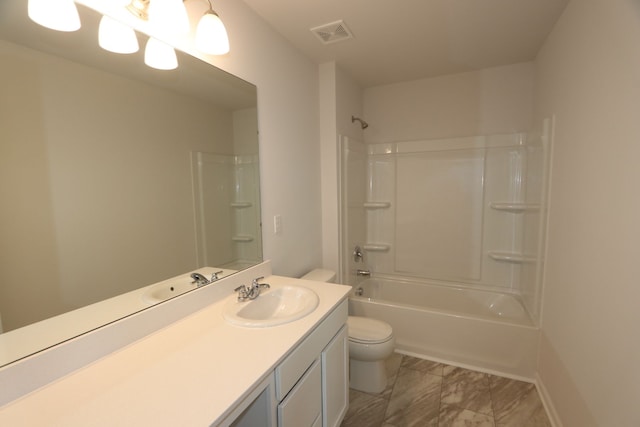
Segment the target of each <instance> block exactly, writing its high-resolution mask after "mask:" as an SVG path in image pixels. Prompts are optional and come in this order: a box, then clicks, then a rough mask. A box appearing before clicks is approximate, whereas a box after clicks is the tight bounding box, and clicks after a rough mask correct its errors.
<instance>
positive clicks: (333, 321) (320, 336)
mask: <svg viewBox="0 0 640 427" xmlns="http://www.w3.org/2000/svg"><path fill="white" fill-rule="evenodd" d="M347 314H348V303H347V300H344V301H342V303H340V305H338V306H337V307H336V308H335V309H334V310H333V311H332V312H331V313H330V314H329V315H328V316H327V317H326V318H325V319H324V320H323V321H322V322H321V323H320V325H318V326H317V327H316V328H315V329H314V330H313V331H312V332H311V333H310V334H309V336H307V338H305V339H304V341H302V343H301V344H300V345H299V346H298V347H296V348H295V349H294V350H293V351H292V352H291V353H290V354H289V355H288V356H287V357H286V359H284V360H283V361H282V363H281V364H280V365H278V367H277V368H276V398H277V400H278V401H281V400H282V399H284V397H285V396H286V395H287V393H289V390H291V388H292V387H293V386H294V385H295V384H296V383H297V382H298V379H299V378H300V377H301V376H302V374H303V373H304V372H305V371H306V370H307V368H309V366H310V365H311V364H312V363H313V361H314V360H315V359H316V358H317V357H318V355H319V354H320V353H321V352H322V350H323V349H324V347H325V346H326V345H327V343H328V342H329V341H330V340H331V339H332V338H333V337H334V335H335V334H336V333H337V332H338V331H339V330H340V328H341V327H342V326H343V325H344V324H345V323H346V322H347Z"/></svg>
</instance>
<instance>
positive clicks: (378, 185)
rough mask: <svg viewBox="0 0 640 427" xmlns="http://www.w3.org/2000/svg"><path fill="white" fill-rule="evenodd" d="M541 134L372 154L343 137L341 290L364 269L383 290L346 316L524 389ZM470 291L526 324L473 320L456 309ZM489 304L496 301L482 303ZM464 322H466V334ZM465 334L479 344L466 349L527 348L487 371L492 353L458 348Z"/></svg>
mask: <svg viewBox="0 0 640 427" xmlns="http://www.w3.org/2000/svg"><path fill="white" fill-rule="evenodd" d="M548 134H549V122H548V121H547V122H545V124H544V126H543V129H542V130H541V131H540V132H532V133H529V134H525V133H514V134H501V135H489V136H484V135H483V136H472V137H464V138H447V139H437V140H422V141H406V142H392V143H382V144H371V145H365V144H363V143H361V142H358V141H354V140H351V139H348V138H342V142H341V144H342V148H341V174H340V182H341V253H342V255H341V279H342V283H347V284H351V285H358V284H359V283H361V282H362V279H361V278H360V277H358V276H356V275H355V271H356V270H357V269H365V270H369V271H371V275H372V277H373V278H374V279H378V280H380V279H382V282H380V283H384V284H385V285H384V288H385V292H384V298H383V297H381V296H380V295H381V294H378V295H376V293H371V294H369V295H364V298H356V296H355V295H354V298H353V299H352V304H351V309H352V314H359V315H370V316H372V317H378V318H381V319H382V320H385V321H387V322H389V323H390V324H391V325H392V326H393V327H394V331H395V332H396V336H397V344H398V346H397V347H398V349H399V350H401V351H405V352H410V353H413V354H421V355H423V356H427V357H431V358H434V359H438V360H442V361H447V362H453V363H459V364H464V365H469V366H474V367H476V368H480V369H485V370H490V371H493V372H500V373H504V374H508V375H512V376H516V377H520V378H532V377H533V372H534V369H533V365H534V363H535V353H536V350H535V349H536V345H537V342H536V341H537V326H538V323H539V313H540V300H541V295H540V292H541V290H540V288H541V277H542V269H543V259H544V256H543V255H544V251H543V248H544V244H543V240H544V239H543V237H544V232H543V230H544V228H545V225H544V219H545V212H546V209H545V203H544V200H545V187H546V179H545V176H546V175H547V173H546V168H547V166H546V165H547V163H548V162H547V161H546V159H547V155H548V152H549V150H548V145H549V142H548ZM356 245H359V246H360V247H361V248H362V249H363V252H364V262H357V261H356V259H355V258H354V257H353V256H352V253H353V248H354V247H355V246H356ZM412 286H413V287H414V288H413V290H411V287H412ZM434 286H435V288H434ZM355 287H356V288H357V287H358V286H355ZM428 287H431V289H433V290H431V291H430V290H427V289H426V288H428ZM365 288H366V286H365ZM436 288H445V289H449V290H450V291H451V292H449V293H448V294H447V295H448V296H447V297H446V299H447V301H446V307H445V308H443V302H444V301H442V300H441V299H442V298H441V296H442V295H445V294H444V293H442V292H439V291H437V292H436V291H435V289H436ZM465 291H466V292H465ZM478 292H480V293H483V294H486V293H490V294H494V295H496V297H499V296H500V295H502V296H504V297H505V298H507V297H508V299H509V300H511V301H513V302H514V303H515V304H516V305H517V306H518V307H520V309H521V311H522V314H523V316H522V317H521V318H519V319H518V321H514V319H512V318H509V317H508V316H500V315H497V316H495V317H494V318H493V319H487V318H486V317H485V318H482V316H479V315H478V314H477V313H478V311H476V310H469V309H466V308H465V303H464V300H465V299H466V300H467V301H468V300H469V298H471V299H472V298H473V295H477V294H478ZM421 294H423V295H430V296H429V297H428V298H423V299H422V301H418V300H419V298H414V302H415V303H414V304H408V303H407V298H409V300H411V295H414V296H417V295H421ZM394 295H395V296H396V297H394ZM401 295H402V296H403V297H404V298H405V301H404V302H403V301H402V300H401V299H402V297H401ZM456 298H458V302H456ZM498 299H500V298H498ZM492 300H493V301H495V300H497V299H495V298H494V299H492V298H485V299H484V301H492ZM503 300H504V298H503ZM366 304H370V306H368V307H367V306H366ZM452 304H453V305H452ZM456 304H457V305H458V307H456ZM486 304H487V305H490V304H491V303H490V302H487V303H486ZM452 307H453V308H452ZM466 307H469V305H468V304H467V305H466ZM486 309H487V310H488V311H489V312H490V311H491V310H492V309H493V311H496V310H495V307H493V308H492V307H490V306H488V307H486ZM416 310H423V311H424V310H426V311H428V312H429V315H424V313H423V314H422V315H419V314H416ZM462 317H464V318H465V319H467V320H466V322H471V323H465V324H466V326H464V325H463V323H462V322H461V320H460V319H461V318H462ZM409 319H411V321H409ZM408 325H410V326H411V327H408ZM454 325H455V327H453V326H454ZM460 325H463V326H462V329H460ZM472 325H475V326H473V328H475V329H473V330H476V329H477V330H478V334H479V335H480V336H475V338H474V339H475V340H477V341H478V342H480V341H483V340H484V341H486V342H495V343H496V345H497V346H499V347H500V348H503V349H509V348H516V346H517V347H518V348H519V349H523V348H524V349H526V353H527V354H526V355H525V354H524V353H523V354H522V357H521V358H520V359H522V360H521V362H522V363H519V362H518V363H515V364H516V365H518V367H517V368H514V361H513V360H505V361H498V360H491V359H493V356H491V355H490V353H491V352H489V353H487V352H485V351H484V350H483V348H482V346H480V345H478V346H476V347H474V346H473V345H469V343H465V344H464V345H462V346H456V345H455V342H456V337H455V335H458V336H459V338H460V339H463V338H462V335H460V334H461V332H462V331H464V330H471V329H468V328H471V327H472ZM505 325H508V326H505ZM476 326H477V328H476ZM480 326H482V327H480ZM435 328H438V329H439V330H440V331H441V332H439V334H440V335H442V336H446V335H447V332H442V331H446V330H447V328H450V331H449V332H448V333H449V334H452V335H453V336H451V337H449V339H446V340H444V341H446V342H447V344H443V342H444V341H441V342H435V341H434V333H433V330H434V329H435ZM456 328H457V329H456ZM505 328H507V329H508V330H509V331H510V332H509V333H508V334H505V332H504V330H505ZM420 331H423V332H420ZM464 336H468V334H464ZM421 337H422V338H423V339H422V340H421ZM508 337H512V338H508ZM505 338H506V341H505V342H502V341H504V339H505ZM523 339H524V341H523ZM496 340H500V342H499V344H498V342H497V341H496ZM474 353H475V354H474ZM493 353H494V354H495V352H493ZM529 353H531V355H529Z"/></svg>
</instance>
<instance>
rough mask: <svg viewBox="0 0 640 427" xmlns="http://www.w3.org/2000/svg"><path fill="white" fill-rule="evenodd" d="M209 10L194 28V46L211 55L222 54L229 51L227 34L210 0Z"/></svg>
mask: <svg viewBox="0 0 640 427" xmlns="http://www.w3.org/2000/svg"><path fill="white" fill-rule="evenodd" d="M207 1H208V2H209V10H207V11H206V12H205V14H204V15H203V16H202V18H200V21H199V22H198V27H197V28H196V48H197V49H198V50H200V51H202V52H204V53H208V54H211V55H224V54H225V53H228V52H229V36H228V35H227V29H226V28H225V27H224V24H223V23H222V20H221V19H220V17H219V16H218V14H217V13H216V12H215V11H214V10H213V6H212V5H211V1H210V0H207Z"/></svg>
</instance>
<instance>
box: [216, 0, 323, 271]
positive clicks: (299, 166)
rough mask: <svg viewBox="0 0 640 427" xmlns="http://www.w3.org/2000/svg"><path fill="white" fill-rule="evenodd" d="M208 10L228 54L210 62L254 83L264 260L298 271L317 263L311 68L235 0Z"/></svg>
mask: <svg viewBox="0 0 640 427" xmlns="http://www.w3.org/2000/svg"><path fill="white" fill-rule="evenodd" d="M215 9H216V12H218V14H219V15H220V17H221V18H222V19H223V21H224V23H225V26H226V27H227V31H228V33H229V42H230V44H231V52H230V53H229V54H228V55H226V56H222V57H216V58H211V62H212V63H214V64H215V65H217V66H219V67H220V68H222V69H224V70H226V71H229V72H231V73H233V74H235V75H237V76H239V77H241V78H244V79H245V80H247V81H249V82H251V83H254V84H255V85H257V87H258V122H259V129H260V167H261V170H260V174H261V175H260V178H261V190H262V195H261V198H262V223H263V236H264V240H263V244H264V257H265V259H270V260H271V261H272V266H273V272H274V274H280V275H290V276H298V275H301V274H303V273H304V272H306V271H307V270H308V269H310V268H312V267H317V266H318V265H320V264H321V263H322V238H321V233H322V230H321V207H320V150H319V127H318V115H319V100H318V67H317V65H316V64H315V63H313V62H311V61H310V60H309V59H307V58H306V57H304V56H303V55H302V54H300V53H299V52H298V51H296V50H295V49H294V48H293V47H292V46H291V45H290V44H289V43H288V42H286V41H285V40H284V39H283V38H282V37H281V36H280V35H279V34H277V33H276V32H275V31H274V30H273V29H271V28H270V27H269V26H267V24H266V23H265V22H264V21H263V20H262V19H261V18H259V17H258V16H257V15H256V14H255V13H254V12H253V11H252V10H251V9H249V7H248V6H246V5H245V4H244V3H243V2H240V1H235V0H216V2H215ZM276 214H279V215H281V216H282V234H280V235H275V234H274V233H273V216H274V215H276Z"/></svg>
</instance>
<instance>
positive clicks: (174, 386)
mask: <svg viewBox="0 0 640 427" xmlns="http://www.w3.org/2000/svg"><path fill="white" fill-rule="evenodd" d="M264 281H265V282H267V283H270V284H271V285H272V286H274V287H278V286H279V285H286V284H296V285H301V286H305V287H308V288H310V289H312V290H314V291H315V292H316V293H317V294H318V296H319V300H320V301H319V305H318V307H317V309H316V310H315V311H313V312H312V313H311V314H309V315H307V316H306V317H304V318H302V319H299V320H297V321H294V322H291V323H287V324H283V325H279V326H274V327H270V328H245V327H239V326H233V325H231V324H229V323H227V322H226V321H225V320H224V319H223V317H222V311H223V307H224V305H225V304H226V302H227V301H228V300H229V298H234V296H233V295H231V292H232V291H231V290H232V287H233V286H234V284H233V283H229V284H220V285H216V286H220V289H221V290H224V294H223V295H224V297H219V298H217V299H216V300H215V302H213V303H212V304H210V305H208V306H207V307H205V308H204V309H201V310H199V311H197V312H195V313H193V314H191V315H189V316H187V317H185V318H183V319H181V320H179V321H177V322H175V323H172V324H170V325H169V326H167V327H165V328H163V329H160V330H159V331H157V332H155V333H153V334H151V335H148V336H146V337H145V338H143V339H141V340H138V341H136V342H135V343H133V344H131V345H129V346H127V347H124V348H122V349H120V350H118V351H116V352H114V353H112V354H109V355H108V356H106V357H103V358H102V359H100V360H98V361H96V362H94V363H92V364H90V365H88V366H85V367H83V368H81V369H79V370H77V371H75V372H73V373H71V374H69V375H67V376H65V377H63V378H60V379H58V380H57V381H55V382H53V383H51V384H48V385H47V386H45V387H42V388H40V389H38V390H36V391H34V392H32V393H30V394H28V395H26V396H23V397H22V398H20V399H18V400H15V401H13V402H10V403H9V404H7V405H5V406H3V407H0V425H7V426H8V425H11V426H40V425H47V426H83V427H84V426H88V425H91V426H114V425H118V426H128V425H135V426H142V425H154V426H164V425H166V426H176V425H194V426H200V425H201V426H205V425H210V424H212V423H215V422H217V421H220V420H222V419H224V417H226V416H227V415H228V414H229V413H230V412H231V411H232V410H233V409H234V407H235V406H236V405H238V404H239V403H240V402H241V401H242V400H243V399H244V398H246V397H247V395H248V394H249V393H250V392H251V391H252V390H253V389H254V388H255V387H256V386H257V385H259V384H260V382H262V381H263V380H264V379H265V378H267V377H268V375H270V374H271V372H272V371H273V369H274V368H275V367H276V366H277V365H278V363H279V362H280V361H282V360H283V358H284V357H285V356H286V355H287V353H289V352H290V351H291V350H292V349H293V348H294V347H295V346H296V345H297V344H298V343H300V342H301V341H302V340H303V338H304V337H305V336H307V335H308V334H309V333H310V332H311V331H312V330H313V328H314V327H315V326H317V325H318V324H319V323H320V322H321V321H322V320H323V318H324V317H325V316H326V315H327V314H328V313H329V312H330V311H331V310H332V309H333V308H335V307H336V306H337V305H338V304H339V303H340V302H341V301H343V300H344V299H345V298H346V297H347V294H348V292H349V290H350V289H351V288H350V287H348V286H343V285H335V284H328V283H321V282H313V281H307V280H300V279H291V278H288V277H281V276H269V277H267V278H265V279H264ZM227 288H228V289H227Z"/></svg>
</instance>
